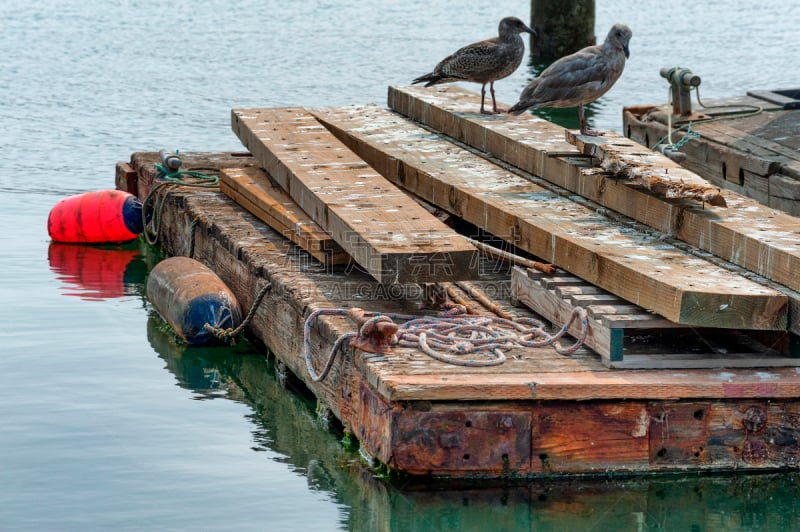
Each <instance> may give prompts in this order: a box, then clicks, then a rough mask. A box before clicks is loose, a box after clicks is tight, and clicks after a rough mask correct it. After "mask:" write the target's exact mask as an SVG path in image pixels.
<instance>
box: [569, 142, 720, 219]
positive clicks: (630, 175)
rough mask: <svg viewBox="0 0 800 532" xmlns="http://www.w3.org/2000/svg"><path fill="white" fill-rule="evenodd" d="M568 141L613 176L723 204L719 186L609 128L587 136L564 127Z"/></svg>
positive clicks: (670, 194) (674, 194)
mask: <svg viewBox="0 0 800 532" xmlns="http://www.w3.org/2000/svg"><path fill="white" fill-rule="evenodd" d="M565 135H566V139H567V142H569V143H570V144H572V145H574V146H575V147H576V148H578V150H580V151H581V152H582V153H584V154H586V155H591V156H592V157H596V158H597V159H599V161H600V163H599V164H600V167H601V168H603V170H605V171H607V172H609V173H611V175H612V176H613V177H616V178H622V179H630V180H631V181H633V182H634V183H636V184H638V185H641V186H642V187H643V188H645V189H646V190H650V191H652V192H655V193H656V194H658V195H660V196H663V197H665V198H667V199H683V198H687V199H693V200H696V201H701V202H706V203H709V204H711V205H714V206H717V207H725V206H726V203H725V198H724V197H722V195H721V193H720V189H719V188H718V187H715V186H712V185H711V184H710V183H709V182H708V181H706V180H705V179H702V178H701V177H700V176H698V175H697V174H695V173H694V172H690V171H689V170H686V169H685V168H683V167H681V166H680V165H679V164H678V163H676V162H673V161H672V160H671V159H669V158H668V157H666V156H664V155H662V154H660V153H658V152H656V151H652V150H650V149H649V148H646V147H644V146H642V145H641V144H638V143H636V142H634V141H632V140H630V139H627V138H625V137H622V136H620V135H617V134H615V133H612V132H608V133H606V134H605V135H603V136H599V137H590V136H587V135H579V134H576V133H575V132H573V131H569V130H565Z"/></svg>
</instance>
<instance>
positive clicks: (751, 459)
mask: <svg viewBox="0 0 800 532" xmlns="http://www.w3.org/2000/svg"><path fill="white" fill-rule="evenodd" d="M767 458H769V449H767V445H766V444H765V443H764V442H763V441H761V440H747V441H746V442H744V446H743V448H742V459H743V460H744V461H745V462H748V463H751V464H760V463H762V462H764V461H765V460H767Z"/></svg>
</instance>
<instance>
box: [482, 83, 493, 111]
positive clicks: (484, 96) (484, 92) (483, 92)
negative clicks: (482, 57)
mask: <svg viewBox="0 0 800 532" xmlns="http://www.w3.org/2000/svg"><path fill="white" fill-rule="evenodd" d="M485 98H486V83H484V84H483V85H481V114H482V115H490V114H492V113H491V112H489V111H487V110H486V109H484V108H483V100H484V99H485ZM492 101H494V94H493V95H492Z"/></svg>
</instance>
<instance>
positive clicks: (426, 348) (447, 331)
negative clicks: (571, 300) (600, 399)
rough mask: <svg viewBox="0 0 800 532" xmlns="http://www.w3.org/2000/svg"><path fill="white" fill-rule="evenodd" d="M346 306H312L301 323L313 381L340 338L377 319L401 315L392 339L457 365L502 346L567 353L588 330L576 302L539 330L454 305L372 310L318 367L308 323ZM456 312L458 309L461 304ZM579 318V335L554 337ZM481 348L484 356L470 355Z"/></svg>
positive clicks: (480, 361)
mask: <svg viewBox="0 0 800 532" xmlns="http://www.w3.org/2000/svg"><path fill="white" fill-rule="evenodd" d="M350 310H351V309H344V308H339V309H320V310H316V311H314V312H312V313H311V314H310V315H309V316H308V318H307V319H306V321H305V325H304V327H303V351H304V357H305V361H306V368H307V369H308V374H309V376H310V377H311V379H312V380H313V381H314V382H318V381H321V380H323V379H325V377H326V376H327V375H328V373H329V372H330V370H331V368H332V367H333V363H334V361H335V359H336V356H337V354H338V352H339V351H340V350H341V347H342V345H343V344H344V342H345V341H347V340H351V339H353V338H357V337H358V336H359V335H361V334H362V333H363V331H364V330H365V329H367V328H368V327H370V326H372V325H374V323H375V322H376V321H387V320H388V321H393V320H397V321H403V322H405V323H403V324H402V325H400V327H399V328H398V331H397V334H396V338H395V339H394V341H393V342H392V343H393V344H394V345H397V346H400V347H413V348H419V349H420V350H422V352H424V353H425V354H426V355H428V356H429V357H431V358H433V359H435V360H438V361H440V362H444V363H446V364H452V365H456V366H469V367H488V366H497V365H500V364H503V363H504V362H505V361H506V356H505V353H504V351H509V350H511V349H513V348H515V347H546V346H552V347H553V349H555V350H556V352H557V353H559V354H561V355H564V356H569V355H572V354H573V353H574V352H575V351H577V350H578V349H579V348H580V347H582V346H583V343H584V341H585V340H586V334H587V333H588V317H587V314H586V309H584V308H582V307H576V308H575V309H574V310H573V312H572V315H571V316H570V319H569V321H568V322H567V323H566V324H564V326H563V327H561V329H560V330H559V331H558V332H557V333H556V334H553V335H551V334H549V333H548V332H546V331H545V330H544V324H543V323H542V322H541V321H539V320H536V319H534V318H520V317H517V318H513V319H506V318H501V317H499V316H477V315H453V314H454V311H452V310H451V311H449V313H444V314H440V315H439V316H427V317H419V316H409V315H405V314H392V313H379V312H365V315H367V316H371V317H370V319H368V320H367V321H366V322H365V323H364V324H363V325H362V326H361V328H360V329H359V331H358V332H347V333H344V334H343V335H341V336H339V337H338V338H337V339H336V341H335V342H334V344H333V347H331V350H330V352H329V353H328V356H327V359H326V362H325V366H324V367H323V369H322V371H321V372H319V373H317V371H316V369H315V368H314V362H313V360H312V359H311V328H312V326H313V324H314V322H315V321H316V320H317V318H318V317H320V316H346V315H348V313H349V312H350ZM455 312H458V313H463V312H464V309H463V307H461V308H458V309H457V310H456V311H455ZM576 319H577V320H580V323H581V334H580V337H579V338H578V339H577V340H576V341H575V343H573V344H572V345H571V346H569V347H567V348H564V347H562V346H561V343H560V342H559V340H560V339H561V338H562V337H563V336H564V335H565V334H566V333H567V330H568V329H569V328H570V326H571V325H572V323H573V322H574V321H575V320H576ZM472 354H482V355H484V357H483V358H476V357H474V356H473V357H469V356H468V355H472Z"/></svg>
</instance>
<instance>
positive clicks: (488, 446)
mask: <svg viewBox="0 0 800 532" xmlns="http://www.w3.org/2000/svg"><path fill="white" fill-rule="evenodd" d="M479 97H480V96H479V95H477V94H474V93H470V92H467V91H464V90H462V89H458V88H454V87H448V88H443V89H438V88H431V89H420V88H416V87H414V88H409V87H402V88H398V87H392V88H390V91H389V108H390V109H385V108H381V107H377V106H351V107H346V108H340V109H316V110H303V109H279V110H274V109H272V110H270V109H255V110H254V109H249V110H247V109H245V110H233V112H232V127H233V130H234V132H235V133H236V134H237V135H238V136H239V138H240V139H241V140H242V142H243V144H244V146H245V147H246V148H247V149H248V150H249V152H248V153H244V154H224V153H184V154H182V157H183V160H184V168H192V167H198V168H216V169H219V170H220V176H221V181H220V183H221V189H222V192H220V191H217V190H213V189H200V188H193V187H191V186H179V185H175V186H170V187H164V188H163V190H161V191H160V192H159V194H162V195H165V201H164V206H163V209H162V212H161V213H160V220H161V230H160V233H159V235H158V238H159V244H160V245H161V246H162V247H163V248H164V249H165V250H166V251H167V252H168V253H170V254H180V255H186V254H191V255H192V256H193V257H194V258H195V259H197V260H200V261H201V262H204V263H205V264H207V265H209V266H210V267H212V268H213V269H214V270H215V271H216V272H217V273H218V274H219V275H220V276H221V277H222V278H223V280H224V281H225V282H226V283H227V284H228V286H230V287H231V289H232V290H233V291H234V292H235V293H236V295H237V297H238V298H239V301H240V303H241V304H242V306H243V308H245V309H247V308H249V307H250V306H251V305H252V304H253V300H254V298H255V296H256V294H258V293H259V292H260V291H261V289H262V288H263V287H264V286H265V285H266V284H267V283H270V287H271V288H270V289H269V291H268V292H267V295H266V297H265V299H264V301H263V302H262V303H261V305H260V306H258V307H257V309H256V310H255V313H254V318H253V321H252V322H251V324H250V327H249V330H248V331H249V334H251V335H252V336H253V337H255V338H258V339H259V340H260V341H262V342H263V343H264V344H266V345H267V346H268V347H269V348H270V350H271V352H272V353H273V354H274V356H275V357H276V359H277V360H278V362H279V365H281V366H282V367H285V368H286V369H287V370H288V371H291V372H292V373H293V374H295V375H296V376H297V377H298V378H299V379H300V380H301V381H303V382H304V383H305V384H306V386H307V387H308V388H309V389H310V390H311V391H312V392H313V393H314V394H315V395H316V397H317V398H318V401H319V403H320V405H321V406H322V407H324V408H326V409H329V410H330V412H331V413H332V414H333V415H334V416H335V417H336V418H337V419H339V420H340V421H341V423H342V425H343V426H344V427H345V430H347V431H348V432H350V433H352V434H353V435H354V436H355V437H356V438H357V439H358V441H359V444H360V446H361V449H362V452H363V454H364V455H365V456H369V457H372V459H374V460H375V461H376V463H382V464H385V465H386V466H388V467H389V468H392V469H394V470H397V471H400V472H404V473H407V474H411V475H431V476H435V477H462V478H463V477H479V478H499V477H525V478H527V477H536V476H548V475H603V474H628V473H634V474H635V473H653V472H669V471H701V470H706V471H725V470H768V469H785V468H794V467H797V466H798V457H800V445H799V444H798V440H800V422H798V419H800V400H798V397H800V370H798V366H800V357H798V354H800V353H798V342H797V334H798V332H800V318H798V314H797V311H796V309H797V308H798V307H797V305H798V304H799V303H798V302H800V296H798V293H797V290H799V289H800V279H798V278H797V276H796V274H793V272H797V271H800V270H798V269H796V266H797V261H800V248H798V246H797V245H796V243H792V245H789V240H791V237H790V236H789V235H792V234H794V235H796V234H797V233H796V232H797V227H798V225H797V223H798V220H797V219H796V218H793V217H791V216H789V215H784V214H780V215H777V214H775V213H774V211H772V210H771V209H768V208H767V207H763V206H761V205H759V204H758V203H756V202H754V201H752V200H748V199H745V198H742V197H741V196H739V195H737V194H736V193H734V192H731V191H728V190H721V191H720V190H717V188H716V187H715V186H714V184H713V183H712V184H711V185H709V184H708V183H706V182H704V181H703V180H702V179H701V178H698V177H697V176H686V175H684V176H683V177H678V178H677V179H675V180H674V181H673V177H672V176H670V175H669V174H670V173H672V174H679V173H680V172H679V171H678V170H670V171H669V172H663V174H659V175H657V176H656V178H655V179H656V180H651V177H652V174H653V173H654V171H655V170H657V169H659V168H660V167H661V166H664V167H665V168H666V167H668V166H669V167H670V168H672V167H674V165H673V164H672V163H671V161H669V160H667V159H664V160H660V159H659V158H658V157H656V158H651V157H650V155H649V153H646V152H648V151H649V150H646V149H645V148H642V147H639V146H636V145H634V144H633V143H632V142H631V141H629V140H627V139H624V138H623V137H619V136H611V137H603V138H600V139H588V138H584V137H575V136H574V135H571V134H570V133H569V132H567V131H565V130H564V129H563V128H559V127H558V126H555V125H553V124H550V123H547V122H544V121H542V120H539V119H537V118H534V117H532V116H522V117H509V116H484V115H479V114H477V113H475V112H474V109H476V108H477V106H476V101H477V98H479ZM622 144H624V146H616V148H619V149H618V150H617V151H614V149H616V148H615V145H622ZM631 145H633V148H631V147H630V146H631ZM620 149H621V150H623V151H624V150H627V152H626V153H628V155H630V154H631V152H633V154H634V155H635V153H636V152H637V150H641V151H642V157H641V158H640V159H641V160H642V161H643V162H641V167H640V166H637V164H638V162H637V159H636V158H635V157H633V159H626V160H625V164H624V167H625V169H626V170H631V169H634V170H636V171H635V172H631V171H627V172H626V173H624V174H623V173H622V171H621V167H620V166H619V165H617V166H613V165H612V166H609V165H608V164H605V166H603V161H604V160H605V159H607V158H608V157H617V158H618V159H619V158H623V157H626V156H628V155H625V154H624V153H623V154H620V153H619V150H620ZM645 155H646V157H645ZM645 159H647V160H646V161H645ZM157 160H158V154H155V153H136V154H133V156H132V158H131V161H130V163H119V164H118V166H117V187H118V188H121V189H126V190H132V191H136V193H137V194H138V195H139V196H140V197H142V198H144V197H146V196H147V195H148V194H149V193H150V191H151V189H152V188H153V186H154V180H155V179H156V177H157V172H156V169H155V167H154V164H153V163H155V162H157ZM670 165H672V166H670ZM645 166H647V167H648V168H645V170H646V171H645V170H643V171H639V168H644V167H645ZM647 180H650V181H647ZM695 180H696V181H695ZM687 183H693V184H694V185H696V186H693V187H687V186H686V184H687ZM653 184H655V186H651V185H653ZM698 191H700V192H699V193H698ZM698 194H699V195H698ZM715 198H723V199H724V201H722V202H721V201H720V200H719V199H715ZM722 204H724V205H725V206H722ZM439 213H445V214H446V216H439V217H437V216H436V214H439ZM440 218H447V223H444V222H442V221H441V220H440ZM756 228H757V229H756ZM755 230H758V231H759V232H760V233H761V234H760V236H759V235H757V234H756V233H754V231H755ZM487 235H492V236H493V237H494V239H496V240H501V241H504V242H505V249H507V250H514V251H516V252H517V253H518V254H521V255H524V256H525V257H527V258H528V259H529V260H531V259H536V260H539V261H541V262H549V263H552V264H554V265H555V266H556V267H557V268H558V270H557V271H556V273H554V274H553V273H543V272H541V271H537V270H535V269H530V268H528V267H525V266H517V267H513V268H510V267H509V266H508V265H504V264H502V263H499V262H497V261H496V260H494V259H491V258H488V257H485V256H484V257H482V256H480V253H479V252H478V250H477V248H476V247H475V244H474V240H478V239H480V238H482V237H486V236H487ZM766 235H769V236H766ZM467 237H469V238H467ZM795 241H796V238H795ZM447 302H450V303H457V304H460V305H463V306H464V307H466V308H467V309H469V310H470V311H472V313H473V314H474V315H477V316H482V317H484V318H485V319H486V320H493V321H492V323H500V319H498V318H502V317H506V318H510V317H516V318H518V319H526V318H536V319H543V320H545V325H546V329H547V330H548V331H549V332H550V333H551V334H553V333H555V332H556V331H557V330H558V329H559V328H561V326H562V325H564V324H565V323H566V322H567V321H568V320H569V319H570V317H572V316H574V315H579V316H583V317H584V318H585V321H586V324H587V328H586V329H585V333H586V336H585V341H584V344H583V347H581V348H579V349H577V350H576V351H574V352H572V353H570V354H567V355H564V354H560V353H559V352H558V351H557V350H556V349H554V348H553V346H550V345H542V346H538V347H533V346H523V345H522V344H516V345H514V346H506V347H504V348H503V349H502V350H501V351H502V355H503V357H502V359H500V358H497V355H495V354H492V352H485V353H484V352H479V353H472V354H470V355H468V356H463V355H458V354H455V352H450V353H448V354H446V355H442V354H439V355H437V354H436V353H434V355H435V356H433V355H431V354H429V353H427V352H425V351H423V350H422V349H420V348H419V347H406V346H400V345H394V346H392V347H391V348H390V349H374V350H375V351H379V352H369V351H366V350H364V349H363V348H356V347H354V344H353V342H349V341H344V342H342V344H341V345H342V346H341V349H339V350H338V351H333V347H334V345H335V344H336V343H337V340H339V339H340V338H341V337H342V336H343V335H345V334H354V333H357V332H358V331H359V327H361V326H362V325H363V323H361V324H358V325H357V324H356V323H353V322H351V321H350V319H349V318H347V317H346V315H345V311H347V310H348V309H352V308H362V309H364V310H365V311H367V312H373V313H394V314H404V315H409V314H411V315H416V316H423V315H424V316H432V317H436V316H439V312H440V311H442V310H444V309H445V308H447V307H446V305H445V303H447ZM576 309H579V310H576ZM312 314H313V316H312ZM309 317H313V318H314V319H313V321H310V322H308V323H307V320H309ZM403 321H404V320H401V319H399V318H396V319H395V322H396V323H397V324H402V323H403ZM550 324H552V327H549V325H550ZM306 325H308V327H306ZM569 330H570V334H572V335H573V338H572V339H570V338H569V337H565V338H563V339H562V340H561V342H562V344H563V345H562V346H561V349H562V352H563V350H564V349H565V348H567V347H568V346H569V345H570V344H571V342H573V341H575V340H574V338H576V337H580V335H581V325H580V323H579V322H577V321H573V323H572V325H571V327H570V329H569ZM304 331H307V332H308V333H309V336H308V338H307V341H305V342H304V339H303V338H304ZM362 332H363V330H362ZM363 334H366V333H363ZM359 345H361V346H362V347H365V348H369V345H367V344H359ZM384 347H385V346H384ZM459 357H461V358H459ZM461 361H463V362H461ZM498 361H499V362H498ZM325 368H329V371H327V370H326V369H325Z"/></svg>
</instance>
